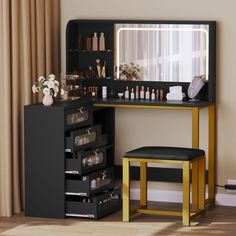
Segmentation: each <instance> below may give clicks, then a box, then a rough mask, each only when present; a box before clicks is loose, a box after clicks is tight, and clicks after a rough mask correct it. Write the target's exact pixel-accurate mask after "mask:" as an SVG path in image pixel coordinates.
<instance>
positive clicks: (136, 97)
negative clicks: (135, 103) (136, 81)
mask: <svg viewBox="0 0 236 236" xmlns="http://www.w3.org/2000/svg"><path fill="white" fill-rule="evenodd" d="M135 99H139V87H138V86H136V89H135Z"/></svg>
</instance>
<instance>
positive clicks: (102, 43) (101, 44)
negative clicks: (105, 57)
mask: <svg viewBox="0 0 236 236" xmlns="http://www.w3.org/2000/svg"><path fill="white" fill-rule="evenodd" d="M99 51H105V37H104V33H103V32H102V33H101V35H100V37H99Z"/></svg>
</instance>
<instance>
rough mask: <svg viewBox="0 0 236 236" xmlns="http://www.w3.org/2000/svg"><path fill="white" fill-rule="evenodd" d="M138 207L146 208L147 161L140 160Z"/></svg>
mask: <svg viewBox="0 0 236 236" xmlns="http://www.w3.org/2000/svg"><path fill="white" fill-rule="evenodd" d="M140 207H141V208H147V162H140Z"/></svg>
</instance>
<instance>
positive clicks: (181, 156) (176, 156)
mask: <svg viewBox="0 0 236 236" xmlns="http://www.w3.org/2000/svg"><path fill="white" fill-rule="evenodd" d="M203 155H205V151H203V150H201V149H193V148H179V147H162V146H147V147H141V148H137V149H134V150H131V151H129V152H126V153H125V155H124V157H126V158H132V157H133V158H135V157H136V158H148V159H159V160H179V161H191V160H193V159H195V158H198V157H200V156H203Z"/></svg>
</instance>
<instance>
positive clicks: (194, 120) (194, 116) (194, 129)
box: [192, 108, 199, 211]
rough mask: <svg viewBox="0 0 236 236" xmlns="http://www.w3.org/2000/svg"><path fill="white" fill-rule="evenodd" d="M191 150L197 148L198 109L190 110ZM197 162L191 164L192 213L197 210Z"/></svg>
mask: <svg viewBox="0 0 236 236" xmlns="http://www.w3.org/2000/svg"><path fill="white" fill-rule="evenodd" d="M192 148H199V108H193V109H192ZM198 169H199V167H198V161H194V162H193V163H192V211H196V210H197V209H198V196H199V195H198V177H199V176H198Z"/></svg>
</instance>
